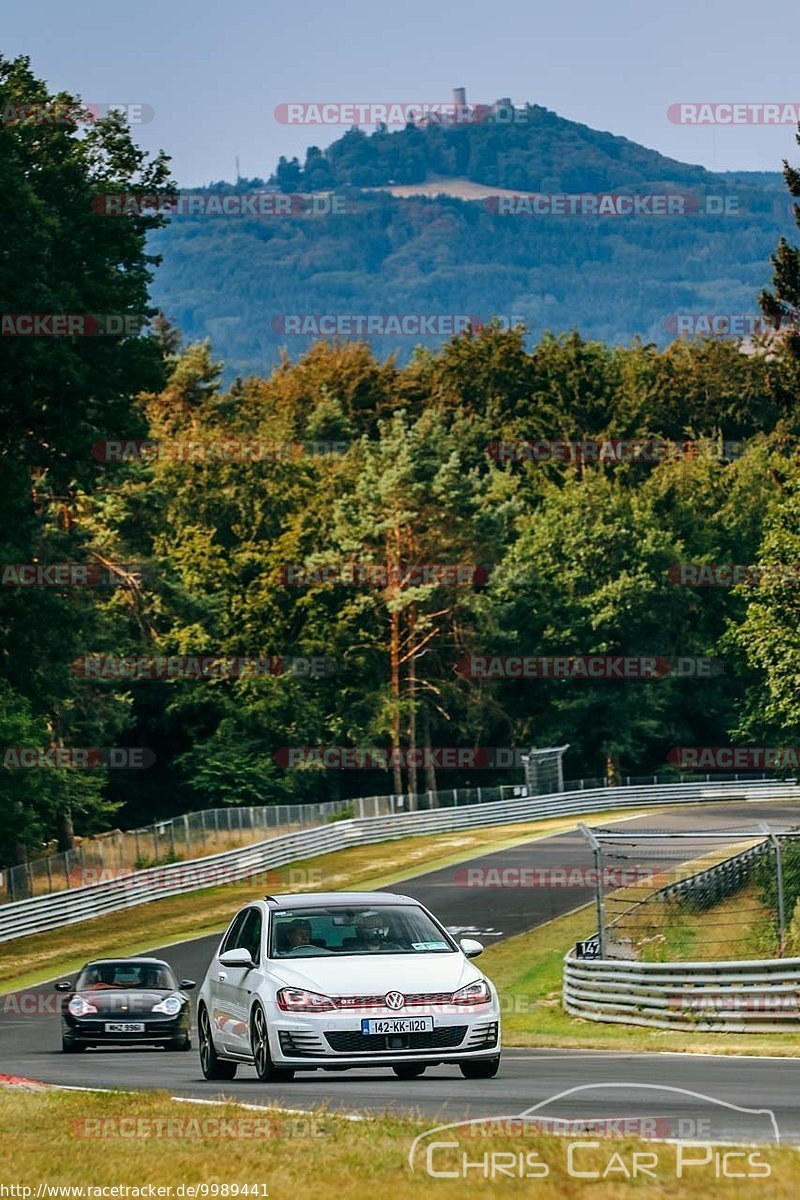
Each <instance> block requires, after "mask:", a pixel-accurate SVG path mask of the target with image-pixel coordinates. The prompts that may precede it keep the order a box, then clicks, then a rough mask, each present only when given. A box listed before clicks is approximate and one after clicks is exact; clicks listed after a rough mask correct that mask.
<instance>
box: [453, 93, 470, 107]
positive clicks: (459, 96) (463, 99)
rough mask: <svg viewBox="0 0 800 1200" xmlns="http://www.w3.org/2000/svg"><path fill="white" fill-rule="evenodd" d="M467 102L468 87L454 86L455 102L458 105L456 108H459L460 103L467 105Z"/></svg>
mask: <svg viewBox="0 0 800 1200" xmlns="http://www.w3.org/2000/svg"><path fill="white" fill-rule="evenodd" d="M466 103H467V89H466V88H453V104H454V105H455V106H456V108H458V106H459V105H466Z"/></svg>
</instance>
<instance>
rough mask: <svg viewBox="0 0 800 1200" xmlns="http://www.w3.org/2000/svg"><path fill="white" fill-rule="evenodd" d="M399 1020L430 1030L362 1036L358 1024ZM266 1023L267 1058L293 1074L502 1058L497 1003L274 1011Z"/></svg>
mask: <svg viewBox="0 0 800 1200" xmlns="http://www.w3.org/2000/svg"><path fill="white" fill-rule="evenodd" d="M367 1016H369V1017H370V1018H373V1017H376V1018H379V1019H381V1018H393V1017H398V1016H412V1017H426V1016H430V1017H432V1020H433V1029H432V1030H430V1031H426V1032H417V1033H403V1034H365V1033H362V1030H361V1020H362V1019H363V1018H365V1017H367ZM268 1024H269V1040H270V1056H271V1058H272V1061H273V1063H275V1065H276V1066H282V1067H291V1068H293V1069H294V1070H298V1071H302V1070H315V1069H318V1068H320V1067H327V1068H329V1069H330V1068H343V1067H355V1066H361V1067H365V1066H366V1067H381V1066H394V1065H398V1064H400V1063H427V1064H428V1065H433V1064H434V1063H445V1062H462V1061H464V1060H466V1059H481V1058H496V1057H497V1055H498V1054H499V1053H500V1012H499V1008H498V1006H497V1005H496V1004H493V1003H492V1004H486V1005H482V1006H480V1007H476V1008H474V1009H470V1010H469V1011H465V1010H463V1009H461V1010H459V1009H453V1010H451V1011H450V1012H444V1011H442V1010H431V1009H425V1008H421V1009H419V1010H417V1009H415V1010H414V1011H413V1012H410V1013H397V1012H391V1011H388V1010H380V1009H378V1010H371V1011H370V1012H369V1013H367V1012H365V1011H363V1010H362V1011H361V1012H360V1013H359V1014H358V1015H357V1016H356V1015H354V1014H353V1013H352V1012H342V1013H319V1014H314V1015H313V1016H300V1015H299V1014H292V1013H285V1012H280V1011H279V1010H277V1009H274V1010H273V1013H272V1019H271V1020H269V1021H268Z"/></svg>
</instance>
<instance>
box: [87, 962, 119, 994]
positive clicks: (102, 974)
mask: <svg viewBox="0 0 800 1200" xmlns="http://www.w3.org/2000/svg"><path fill="white" fill-rule="evenodd" d="M115 976H116V971H115V969H114V967H108V966H102V967H95V969H94V972H93V975H92V982H91V983H90V984H87V986H86V989H85V990H86V991H87V992H98V991H102V990H104V989H105V988H111V987H117V984H116V983H115Z"/></svg>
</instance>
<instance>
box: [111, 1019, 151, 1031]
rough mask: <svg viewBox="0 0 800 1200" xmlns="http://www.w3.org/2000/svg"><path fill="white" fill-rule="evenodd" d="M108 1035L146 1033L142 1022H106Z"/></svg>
mask: <svg viewBox="0 0 800 1200" xmlns="http://www.w3.org/2000/svg"><path fill="white" fill-rule="evenodd" d="M106 1033H144V1023H143V1022H142V1021H106Z"/></svg>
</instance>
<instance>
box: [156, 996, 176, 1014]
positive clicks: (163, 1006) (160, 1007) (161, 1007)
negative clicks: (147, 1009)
mask: <svg viewBox="0 0 800 1200" xmlns="http://www.w3.org/2000/svg"><path fill="white" fill-rule="evenodd" d="M182 1008H183V1001H182V1000H179V999H178V997H177V996H167V998H166V1000H160V1001H159V1002H158V1004H154V1005H153V1008H152V1010H151V1011H152V1012H163V1013H166V1014H167V1016H168V1017H177V1015H178V1013H179V1012H180V1011H181V1009H182Z"/></svg>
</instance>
